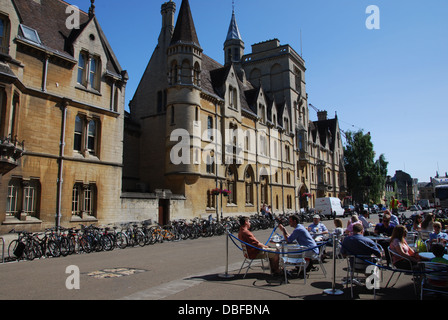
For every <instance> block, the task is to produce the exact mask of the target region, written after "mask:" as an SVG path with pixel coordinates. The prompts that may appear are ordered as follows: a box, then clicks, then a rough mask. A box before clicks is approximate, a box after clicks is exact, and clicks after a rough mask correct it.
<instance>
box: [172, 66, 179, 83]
mask: <svg viewBox="0 0 448 320" xmlns="http://www.w3.org/2000/svg"><path fill="white" fill-rule="evenodd" d="M178 82H179V70H178V67H177V61H176V60H174V61H173V62H172V63H171V77H170V84H172V85H173V84H176V83H178Z"/></svg>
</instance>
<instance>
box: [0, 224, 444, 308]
mask: <svg viewBox="0 0 448 320" xmlns="http://www.w3.org/2000/svg"><path fill="white" fill-rule="evenodd" d="M372 220H373V219H372ZM345 221H346V219H345ZM324 223H325V224H326V225H327V226H328V227H329V229H332V228H334V226H333V222H332V221H324ZM344 223H345V222H344ZM305 225H307V224H305ZM288 228H289V229H291V228H290V227H288ZM271 233H272V229H270V230H262V231H256V232H254V234H255V236H256V237H257V238H258V239H259V240H260V241H262V242H264V241H267V240H268V239H269V236H270V235H271ZM327 252H328V253H329V254H330V255H331V252H332V248H329V247H327ZM243 260H244V258H243V254H242V252H241V250H240V249H239V248H238V247H237V246H236V245H235V244H234V243H233V242H232V241H230V240H228V238H227V237H226V236H219V237H210V238H200V239H196V240H185V241H179V242H165V243H158V244H154V245H150V246H145V247H135V248H126V249H122V250H119V249H115V250H113V251H110V252H98V253H90V254H77V255H71V256H67V257H60V258H47V259H39V260H34V261H20V262H10V263H4V264H0V284H1V285H0V300H19V301H21V300H47V301H54V300H93V301H98V300H132V301H137V300H144V301H148V300H151V301H153V302H154V301H159V302H162V301H169V302H171V303H174V304H175V307H173V308H169V310H171V311H170V312H175V311H176V310H177V312H181V311H182V310H181V311H179V310H180V308H184V307H183V306H184V305H185V302H188V303H190V305H198V304H200V303H205V301H207V303H210V302H213V303H214V304H218V305H219V307H217V309H216V310H220V312H218V311H216V312H218V313H219V314H218V315H221V316H222V315H224V314H225V312H227V311H228V312H229V313H230V314H231V307H230V306H229V307H228V308H230V309H226V310H224V309H222V308H224V307H223V305H224V304H226V303H229V301H232V302H233V303H237V304H238V303H243V301H244V303H248V301H249V302H251V303H256V304H260V303H261V304H262V305H268V306H270V308H275V304H274V305H271V304H272V303H274V302H275V301H278V302H280V303H281V306H282V305H283V303H289V302H293V301H310V300H315V301H338V302H341V301H350V300H365V301H373V300H414V301H415V300H418V297H417V296H416V295H415V293H414V289H413V284H412V280H411V277H410V276H408V275H404V274H403V275H401V276H400V278H399V279H398V282H397V283H396V284H395V285H394V287H392V288H391V287H389V288H385V285H386V283H387V281H388V280H389V277H390V276H391V275H392V273H391V271H390V270H383V272H382V278H381V279H380V285H381V288H380V289H379V290H377V291H376V295H375V296H374V294H373V290H369V289H367V288H366V286H365V285H360V286H355V287H354V290H353V298H352V297H351V290H350V287H348V288H346V287H345V286H344V285H343V278H345V277H346V260H345V259H336V261H335V263H334V264H333V260H332V259H326V260H325V263H324V267H325V269H326V271H327V275H326V276H324V274H323V272H322V270H318V271H312V272H310V273H309V277H308V278H307V279H306V283H305V282H304V279H301V278H296V279H290V280H289V283H286V284H285V283H284V282H283V281H282V277H273V276H271V275H270V274H269V271H268V270H263V269H262V268H261V267H260V266H259V265H258V264H256V265H255V266H254V267H253V268H252V269H251V270H249V272H248V274H247V276H246V277H245V278H244V277H243V275H244V272H242V273H241V274H239V272H238V271H239V269H240V267H241V265H242V263H243ZM333 267H335V270H336V274H335V276H333ZM397 277H398V275H397V274H395V276H394V279H393V280H392V282H391V283H394V282H395V279H396V278H397ZM326 289H338V290H341V294H338V295H336V294H332V293H333V292H335V291H331V292H330V294H328V291H327V293H325V292H324V291H325V290H326ZM439 298H441V297H433V296H429V297H425V299H430V300H432V299H439ZM238 301H239V302H238ZM161 305H164V304H161ZM185 306H186V305H185ZM176 308H177V309H176ZM198 310H202V309H197V310H194V309H191V311H192V312H198ZM204 310H205V309H204ZM271 310H272V309H271ZM184 311H185V312H187V307H185V310H184ZM184 311H182V312H184ZM252 311H253V310H252ZM255 311H259V310H255ZM255 311H253V312H255ZM204 312H205V311H204ZM238 312H240V313H239V314H240V315H241V310H239V311H238ZM271 313H272V311H271ZM246 314H247V313H246ZM196 315H198V314H197V313H196Z"/></svg>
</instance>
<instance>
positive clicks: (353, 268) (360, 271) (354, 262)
mask: <svg viewBox="0 0 448 320" xmlns="http://www.w3.org/2000/svg"><path fill="white" fill-rule="evenodd" d="M346 258H347V277H346V288H347V287H348V285H349V284H350V294H351V297H352V298H353V284H356V285H363V284H362V283H361V281H360V275H362V280H364V282H365V281H366V279H367V276H366V269H367V267H368V266H370V265H372V264H371V263H369V262H367V261H371V262H372V263H378V262H379V258H375V257H372V256H370V255H356V256H355V255H347V257H346ZM355 274H356V277H355ZM373 297H374V299H375V297H376V287H373Z"/></svg>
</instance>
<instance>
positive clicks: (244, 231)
mask: <svg viewBox="0 0 448 320" xmlns="http://www.w3.org/2000/svg"><path fill="white" fill-rule="evenodd" d="M239 222H240V231H239V233H238V239H240V240H241V241H242V242H245V243H247V244H248V245H247V246H246V249H247V255H248V258H249V259H262V258H265V257H266V255H267V257H268V258H269V266H270V268H271V274H273V275H281V274H282V271H281V270H280V268H279V262H280V258H279V255H278V254H277V253H275V251H276V250H275V249H272V248H270V247H268V246H266V245H264V244H262V243H261V242H260V241H258V240H257V238H255V236H254V234H253V233H252V232H251V231H250V219H249V218H248V217H241V218H240V219H239ZM257 248H259V249H263V251H262V250H259V249H257ZM267 251H270V252H267Z"/></svg>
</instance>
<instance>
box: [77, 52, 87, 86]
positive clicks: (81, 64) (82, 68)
mask: <svg viewBox="0 0 448 320" xmlns="http://www.w3.org/2000/svg"><path fill="white" fill-rule="evenodd" d="M87 61H88V57H87V54H86V53H84V52H81V53H80V54H79V59H78V83H79V84H80V85H82V86H84V87H86V86H87V77H86V72H87Z"/></svg>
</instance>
